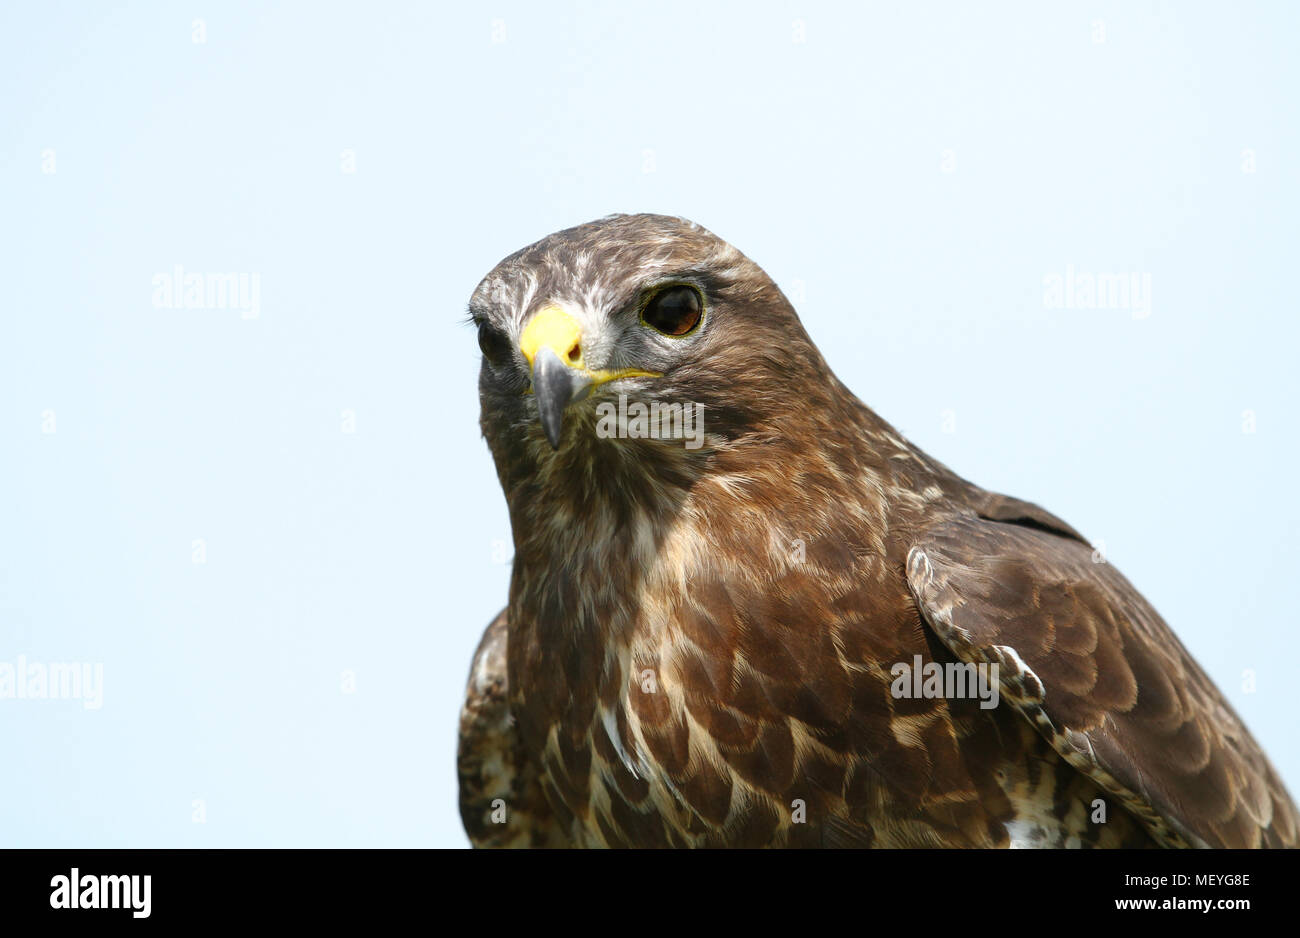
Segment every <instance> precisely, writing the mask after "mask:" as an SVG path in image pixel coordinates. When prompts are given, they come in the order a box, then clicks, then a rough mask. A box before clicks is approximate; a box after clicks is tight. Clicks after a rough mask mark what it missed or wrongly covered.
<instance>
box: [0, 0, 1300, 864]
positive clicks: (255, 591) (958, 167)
mask: <svg viewBox="0 0 1300 938" xmlns="http://www.w3.org/2000/svg"><path fill="white" fill-rule="evenodd" d="M548 6H549V7H551V9H543V8H542V5H540V4H528V3H497V4H493V5H489V6H478V5H473V4H468V3H466V4H461V5H458V6H457V7H456V8H455V9H447V8H445V7H442V6H434V5H432V4H420V5H406V4H386V3H366V4H355V5H352V6H332V5H325V4H319V3H301V4H286V5H278V6H273V7H267V8H265V9H258V8H255V7H253V6H251V5H243V4H227V3H220V4H202V5H187V4H179V5H178V4H166V3H157V4H151V3H133V4H107V3H102V4H101V3H89V2H87V3H71V4H36V5H31V4H28V5H20V4H5V5H4V6H3V7H2V8H0V61H3V62H4V68H3V70H2V71H0V247H2V249H3V250H2V251H0V256H2V257H3V258H4V262H3V274H4V276H3V284H4V289H3V303H2V304H0V309H2V310H3V312H2V313H0V316H2V317H3V318H2V320H0V322H2V329H0V441H3V443H2V445H0V663H3V662H6V661H8V662H12V661H14V660H15V659H16V658H17V656H18V655H25V656H26V657H27V658H28V659H30V660H34V661H40V662H91V663H99V664H102V665H103V669H104V686H103V706H102V708H100V709H98V710H88V709H86V708H85V707H84V706H83V705H82V704H81V703H80V702H78V701H68V700H0V745H2V746H3V750H4V755H3V758H2V759H0V761H3V763H4V771H3V772H0V804H2V805H4V806H5V807H4V808H3V809H0V846H12V845H18V846H123V845H125V846H172V845H176V846H187V845H193V846H201V845H220V846H243V845H249V846H263V845H266V846H271V845H274V846H294V845H307V846H314V845H358V846H360V845H409V846H414V845H463V844H464V843H465V838H464V835H463V834H462V832H461V829H460V823H459V818H458V817H457V813H456V807H455V773H454V764H453V756H454V749H455V724H456V715H457V709H458V706H459V701H460V696H461V691H462V687H463V683H464V678H465V673H466V669H467V667H468V663H469V657H470V654H471V652H472V649H473V647H474V645H475V643H476V641H477V639H478V636H479V633H480V632H481V629H482V627H483V626H484V625H485V624H486V622H487V621H488V620H489V619H490V618H491V617H492V616H493V615H494V614H495V613H496V611H497V610H498V609H499V608H500V607H501V606H502V605H503V603H504V599H505V594H506V583H507V578H508V574H509V567H508V564H506V563H502V562H498V561H499V557H498V558H494V542H508V541H509V525H508V521H507V518H506V513H505V508H504V503H503V499H502V497H501V494H500V491H499V488H498V486H497V483H496V478H495V475H494V471H493V468H492V465H491V460H490V458H489V456H488V453H487V450H486V447H485V446H484V445H483V442H482V440H481V439H480V437H479V432H478V425H477V420H478V403H477V393H476V388H475V375H476V372H477V368H478V351H477V346H476V344H475V340H474V335H473V333H472V331H471V330H469V329H468V328H466V327H465V326H464V325H463V324H462V319H463V311H464V306H465V303H466V301H467V299H468V297H469V294H470V292H471V290H472V289H473V288H474V286H475V284H476V283H477V282H478V280H479V279H480V278H481V277H482V275H483V274H485V273H486V272H487V271H488V270H489V269H490V268H491V267H492V266H493V265H494V264H495V263H496V262H497V261H498V260H499V259H500V258H501V257H503V256H504V255H506V254H508V253H510V252H512V251H514V250H515V249H517V248H519V247H521V246H523V245H524V244H527V243H529V242H531V241H533V240H535V239H537V238H539V237H541V236H543V235H545V234H547V233H548V232H550V231H553V230H556V229H559V228H563V227H567V226H569V225H572V224H575V223H578V222H582V221H585V220H588V219H591V218H594V217H598V216H601V215H605V214H608V213H610V212H614V211H654V212H663V213H671V214H681V215H685V216H687V217H690V218H692V219H694V220H696V221H698V222H700V223H701V224H704V225H706V226H707V227H709V228H711V229H713V230H714V231H715V232H717V233H718V234H720V235H721V236H723V237H725V238H727V239H729V240H731V241H732V242H733V243H735V244H736V245H737V246H738V247H739V248H740V249H741V250H743V251H745V252H746V253H748V254H749V255H750V256H751V257H753V258H754V259H755V260H756V261H757V262H758V263H760V264H761V265H763V266H764V267H765V268H766V270H767V271H768V272H769V273H770V274H771V275H772V276H773V278H775V279H776V280H777V282H778V283H780V284H782V285H783V286H784V287H785V288H786V290H787V292H789V293H790V294H791V295H792V296H793V297H795V299H796V305H797V306H798V308H799V310H800V313H801V315H802V317H803V319H804V322H805V323H806V325H807V327H808V330H809V332H810V333H811V334H812V336H813V338H814V340H815V341H817V343H818V344H819V345H820V347H821V348H822V350H823V351H824V352H825V353H826V356H827V358H828V359H829V361H830V363H831V365H832V367H833V368H835V370H836V372H837V373H838V374H839V376H840V377H841V378H842V379H843V380H844V381H845V382H846V383H847V384H848V385H849V386H850V387H851V388H853V389H854V390H855V391H856V392H857V393H858V394H859V395H860V396H861V397H862V398H863V400H865V401H866V402H867V403H868V404H869V405H871V406H872V407H873V408H875V409H876V410H877V411H878V412H880V413H881V414H882V415H883V416H885V417H886V418H887V419H889V420H891V421H893V422H894V423H895V424H896V425H898V426H899V427H900V428H901V429H902V430H903V431H904V432H906V433H907V434H908V435H909V436H910V437H911V438H912V439H913V440H915V441H916V442H917V443H918V444H919V445H920V446H922V447H923V448H925V449H926V450H928V451H929V452H930V453H932V454H933V455H934V456H936V457H937V458H939V459H941V460H942V461H943V462H945V463H947V464H948V465H950V466H952V467H953V468H954V469H956V470H957V471H958V472H960V473H962V474H963V475H965V476H967V477H968V478H971V479H972V480H974V481H976V482H978V483H980V484H983V485H985V486H988V487H990V488H994V489H998V490H1001V491H1005V492H1009V493H1012V494H1015V495H1018V496H1021V497H1024V498H1029V499H1033V500H1035V501H1038V502H1040V503H1041V504H1043V505H1045V506H1047V507H1048V508H1050V509H1051V510H1053V511H1054V512H1056V513H1058V514H1060V515H1062V516H1063V517H1065V518H1066V519H1067V520H1069V521H1070V522H1071V523H1073V524H1074V525H1075V526H1077V527H1078V528H1080V529H1081V530H1082V531H1084V532H1085V533H1086V534H1087V535H1088V536H1089V537H1091V538H1094V539H1098V540H1101V541H1104V542H1105V546H1106V550H1107V553H1108V555H1109V557H1110V559H1111V560H1112V561H1113V562H1115V563H1117V564H1118V565H1119V566H1120V568H1121V569H1123V570H1124V572H1125V573H1126V574H1127V575H1128V576H1129V578H1130V579H1132V580H1133V581H1134V583H1136V584H1137V586H1138V587H1139V588H1140V589H1141V590H1142V591H1143V592H1144V593H1145V594H1146V595H1147V596H1148V597H1149V598H1150V599H1151V600H1152V601H1153V602H1154V603H1155V605H1156V606H1157V608H1159V609H1160V610H1161V612H1162V613H1163V614H1164V615H1165V617H1166V618H1167V619H1168V620H1169V621H1170V623H1171V624H1172V625H1173V627H1174V628H1175V630H1176V631H1177V632H1178V633H1179V635H1180V636H1181V637H1182V639H1183V640H1184V642H1185V644H1186V645H1188V647H1189V648H1190V649H1191V650H1192V652H1193V653H1194V654H1195V655H1196V656H1197V658H1198V659H1199V660H1200V661H1201V662H1202V664H1203V665H1204V666H1205V668H1206V670H1207V671H1208V672H1209V673H1210V674H1211V676H1212V677H1213V678H1214V679H1215V680H1216V681H1217V682H1218V683H1219V685H1220V686H1221V687H1222V688H1223V690H1224V691H1225V693H1226V694H1227V696H1228V697H1229V698H1230V700H1231V701H1232V703H1233V705H1234V706H1235V707H1236V708H1237V709H1238V710H1239V711H1240V712H1241V714H1242V715H1243V716H1244V718H1245V719H1246V721H1247V723H1248V724H1249V725H1250V727H1251V728H1252V730H1253V731H1254V732H1255V734H1256V735H1257V736H1258V738H1259V739H1260V740H1261V742H1262V743H1263V744H1264V746H1265V748H1266V749H1267V750H1268V751H1269V753H1270V755H1271V756H1272V758H1273V760H1274V762H1275V763H1276V764H1277V765H1278V767H1279V768H1280V769H1281V770H1282V772H1283V774H1284V775H1285V776H1286V777H1287V779H1288V781H1289V784H1290V786H1291V789H1292V791H1293V792H1297V791H1300V746H1298V745H1297V742H1296V736H1297V734H1296V731H1295V720H1294V716H1293V715H1292V713H1291V712H1290V709H1291V705H1292V696H1291V694H1292V691H1293V688H1294V686H1295V685H1296V683H1297V678H1298V677H1300V668H1298V667H1297V663H1296V659H1295V656H1294V654H1293V652H1292V647H1293V643H1294V637H1295V634H1296V632H1297V626H1300V622H1297V615H1296V613H1295V611H1294V605H1295V604H1294V601H1293V596H1292V593H1293V591H1294V582H1295V570H1296V569H1297V568H1300V542H1297V540H1296V537H1295V533H1296V531H1297V529H1298V528H1300V495H1298V494H1297V493H1298V491H1300V490H1298V489H1297V486H1296V484H1295V469H1294V466H1295V463H1296V459H1297V456H1298V455H1300V450H1298V446H1297V439H1298V438H1300V418H1298V416H1297V411H1296V399H1297V395H1296V385H1297V378H1296V369H1295V365H1294V359H1295V354H1296V353H1295V349H1296V347H1297V345H1298V344H1300V326H1298V325H1297V314H1296V313H1297V311H1296V306H1297V304H1296V300H1295V289H1294V288H1295V256H1296V247H1297V235H1298V234H1300V231H1297V222H1296V219H1297V217H1300V185H1298V184H1297V178H1298V174H1297V158H1298V156H1300V135H1298V134H1297V130H1298V129H1300V124H1298V122H1297V118H1296V105H1295V98H1296V92H1297V90H1300V81H1298V79H1300V65H1298V64H1297V61H1296V56H1295V41H1296V36H1297V35H1298V34H1300V33H1298V31H1297V27H1298V26H1300V13H1298V12H1297V11H1298V10H1300V8H1298V7H1297V6H1296V5H1295V4H1288V3H1275V4H1234V5H1232V6H1231V7H1228V6H1224V5H1219V6H1210V5H1201V4H1192V3H1179V4H1173V3H1141V4H1137V3H1105V2H1095V3H1064V4H1059V3H1058V4H1040V3H1023V4H990V5H978V6H981V7H984V8H977V5H975V4H965V3H951V4H925V5H921V4H907V5H903V4H880V5H866V4H852V5H849V4H845V5H843V6H842V7H841V6H839V5H835V4H819V3H789V2H782V3H744V4H727V5H723V4H712V3H706V2H698V0H696V2H690V3H662V2H660V3H653V4H643V5H636V6H633V5H630V4H627V3H619V4H617V5H605V4H594V3H590V4H587V3H583V4H568V5H564V4H551V5H548ZM196 19H202V20H203V21H204V24H205V28H204V30H202V31H201V30H199V29H198V28H197V27H196V26H195V24H194V22H193V21H194V20H196ZM494 20H498V21H499V22H498V23H497V24H496V25H495V26H494V22H493V21H494ZM1099 23H1100V25H1099ZM801 24H802V25H801ZM195 38H202V39H204V41H203V42H195V41H194V39H195ZM494 38H495V39H498V40H503V41H494ZM801 38H802V39H803V41H798V40H799V39H801ZM1099 40H1104V41H1099ZM1247 151H1250V152H1247ZM349 154H350V155H349ZM1252 161H1253V163H1252ZM1251 168H1253V170H1254V171H1253V172H1248V171H1245V170H1247V169H1251ZM348 169H353V170H354V171H353V172H347V171H345V170H348ZM51 170H52V171H51ZM175 265H182V267H183V268H184V269H185V270H187V271H192V272H202V273H241V274H245V275H247V276H248V277H249V278H255V282H256V283H257V285H258V288H259V291H260V293H259V296H258V305H257V310H256V311H257V315H256V316H255V317H253V316H251V315H246V314H245V313H244V312H242V311H241V309H240V308H230V307H231V305H232V304H227V308H219V309H195V308H185V307H184V304H180V303H177V304H174V305H173V307H171V308H166V307H160V306H158V305H155V303H154V299H155V297H154V277H155V275H156V274H163V275H169V274H171V272H172V271H173V269H174V267H175ZM1067 269H1072V270H1074V271H1075V272H1076V274H1077V273H1093V274H1096V273H1122V274H1126V275H1128V274H1137V275H1138V276H1139V278H1141V277H1144V276H1149V277H1150V283H1151V303H1150V309H1149V315H1143V312H1144V311H1143V310H1140V309H1139V310H1134V309H1088V308H1073V309H1070V308H1067V309H1061V308H1052V307H1051V306H1050V304H1049V303H1047V302H1045V295H1044V281H1045V278H1048V277H1050V276H1051V275H1053V274H1061V275H1064V274H1065V272H1066V271H1067ZM250 282H252V281H251V280H250ZM236 306H237V304H236ZM249 312H250V313H251V310H250V311H249ZM345 411H347V412H349V414H350V416H348V415H345V414H344V412H345ZM1247 411H1249V412H1251V413H1252V414H1253V421H1254V424H1253V426H1254V432H1253V433H1250V432H1243V421H1245V422H1246V423H1245V429H1250V420H1251V419H1252V418H1251V417H1250V415H1245V416H1243V415H1244V414H1245V412H1247ZM49 430H53V432H46V431H49ZM347 430H351V431H352V432H345V431H347ZM196 540H201V541H202V542H203V549H204V550H205V552H206V556H205V559H206V562H205V563H195V562H194V559H195V546H194V542H195V541H196ZM506 553H507V554H508V551H506ZM1248 670H1249V671H1253V672H1254V675H1255V678H1254V679H1255V686H1256V689H1255V691H1254V693H1248V692H1247V688H1246V685H1245V684H1244V681H1243V673H1244V672H1246V671H1248ZM344 672H351V673H352V674H353V675H354V676H355V690H354V692H353V693H344V692H343V690H342V684H343V674H344ZM196 801H201V802H202V806H201V808H202V812H203V817H204V823H195V821H194V816H195V812H196V810H199V809H197V808H196V807H195V802H196Z"/></svg>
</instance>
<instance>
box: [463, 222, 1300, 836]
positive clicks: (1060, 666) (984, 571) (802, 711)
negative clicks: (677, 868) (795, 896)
mask: <svg viewBox="0 0 1300 938" xmlns="http://www.w3.org/2000/svg"><path fill="white" fill-rule="evenodd" d="M470 316H471V319H472V321H473V323H474V324H475V325H476V326H477V329H478V341H479V346H480V348H481V350H482V354H483V359H482V368H481V372H480V376H479V396H480V401H481V405H482V416H481V426H482V430H483V434H484V436H485V438H486V440H487V443H488V446H489V448H490V450H491V453H492V457H493V459H494V461H495V464H496V470H497V474H498V476H499V478H500V482H501V486H502V488H503V490H504V492H505V497H506V502H507V504H508V507H509V513H510V523H511V526H512V529H513V539H514V548H515V554H514V564H513V569H512V573H511V580H510V592H509V600H508V605H507V607H506V608H505V609H504V610H503V611H502V612H501V614H500V615H498V616H497V617H496V619H495V620H494V621H493V622H492V624H491V625H489V626H488V629H487V632H486V634H485V635H484V637H483V641H482V643H481V645H480V646H479V650H478V652H477V654H476V656H475V659H474V662H473V665H472V668H471V673H470V680H469V684H468V688H467V692H466V700H465V705H464V709H463V710H462V712H461V719H460V745H459V753H458V769H459V778H460V809H461V816H462V819H463V821H464V824H465V828H466V830H467V832H468V834H469V837H470V839H471V841H472V842H473V843H474V844H475V845H477V846H549V847H564V846H608V847H616V846H640V847H660V846H674V847H718V846H722V847H726V846H737V847H742V846H743V847H753V846H774V847H787V846H788V847H805V846H829V847H836V846H845V847H854V846H876V847H907V846H923V847H928V846H946V847H991V846H996V847H1006V846H1012V847H1017V846H1028V847H1034V846H1038V847H1060V846H1080V847H1112V846H1116V847H1118V846H1125V847H1128V846H1167V847H1175V846H1176V847H1187V846H1193V847H1207V846H1208V847H1261V846H1263V847H1279V846H1287V847H1290V846H1295V845H1296V841H1297V838H1298V837H1300V834H1298V831H1297V811H1296V807H1295V805H1294V803H1293V802H1292V800H1291V798H1290V797H1289V795H1288V794H1287V792H1286V790H1285V788H1284V787H1283V785H1282V782H1281V781H1280V779H1279V777H1278V775H1277V773H1276V772H1275V770H1274V769H1273V767H1272V766H1271V765H1270V764H1269V762H1268V759H1267V757H1266V756H1265V755H1264V753H1263V752H1262V751H1261V749H1260V747H1259V746H1258V744H1257V743H1256V742H1255V740H1254V739H1253V738H1252V737H1251V736H1250V734H1249V732H1248V731H1247V730H1246V728H1245V726H1244V725H1243V724H1242V721H1241V719H1240V718H1239V717H1238V716H1237V715H1236V713H1234V712H1233V710H1232V707H1231V706H1229V704H1228V702H1227V701H1226V700H1225V699H1224V697H1223V695H1222V694H1221V693H1220V692H1219V690H1218V689H1217V688H1216V687H1215V686H1214V684H1213V683H1212V682H1211V681H1210V680H1209V678H1208V677H1206V675H1205V672H1204V671H1203V670H1202V669H1201V668H1200V667H1199V666H1198V665H1197V663H1196V662H1195V661H1194V660H1193V659H1192V657H1191V655H1189V654H1188V652H1187V650H1186V649H1185V648H1184V647H1183V646H1182V644H1181V643H1180V642H1179V641H1178V639H1177V638H1176V637H1175V636H1174V634H1173V633H1172V632H1171V631H1170V629H1169V627H1168V626H1167V625H1166V624H1165V622H1164V620H1163V619H1161V617H1160V616H1159V615H1158V614H1157V613H1156V611H1155V610H1154V609H1153V608H1152V607H1151V605H1150V604H1149V603H1148V602H1147V601H1146V600H1145V599H1144V598H1143V597H1142V596H1141V595H1140V594H1139V593H1138V592H1137V590H1136V589H1134V588H1133V586H1132V585H1131V584H1130V583H1129V582H1128V580H1126V579H1125V578H1124V577H1123V576H1122V575H1121V574H1120V573H1119V571H1118V570H1116V569H1115V567H1114V566H1113V565H1111V564H1109V563H1105V562H1096V561H1097V558H1096V557H1095V556H1094V552H1093V549H1092V547H1091V546H1090V545H1089V544H1088V542H1087V541H1085V540H1084V538H1083V537H1081V536H1080V535H1079V534H1078V532H1076V531H1075V530H1074V529H1073V528H1072V527H1070V526H1069V525H1068V524H1066V523H1065V522H1064V521H1062V520H1060V519H1059V518H1057V517H1055V516H1054V515H1052V514H1049V513H1048V512H1047V511H1044V510H1043V509H1041V508H1039V507H1037V506H1036V505H1033V504H1030V503H1028V502H1024V501H1020V500H1018V499H1015V498H1010V497H1007V496H1003V495H997V494H994V493H991V492H988V491H985V490H984V489H981V488H979V487H977V486H976V485H973V484H972V483H970V482H967V481H966V480H964V479H962V478H961V477H959V476H957V475H956V474H954V473H953V472H952V471H950V470H949V469H947V468H946V467H945V466H943V465H941V464H940V463H939V462H937V461H936V460H934V459H932V458H931V457H929V456H927V455H926V454H925V453H923V452H921V451H920V450H919V449H917V448H916V447H915V446H913V445H912V444H911V443H909V442H908V441H907V440H905V439H904V438H903V437H902V436H901V435H900V434H899V433H898V432H897V431H896V430H894V429H893V428H892V427H891V426H890V425H889V424H888V423H886V422H885V421H884V420H882V419H881V418H880V417H878V416H877V415H876V414H875V413H873V412H872V411H871V410H869V409H868V408H867V407H866V406H865V405H864V404H862V403H861V402H860V401H859V400H858V399H857V398H856V397H855V396H854V395H853V394H852V393H851V392H850V391H849V390H848V389H847V388H846V387H845V386H844V385H843V384H841V383H840V382H839V381H838V380H837V379H836V377H835V376H834V375H833V374H832V373H831V371H830V369H829V368H828V367H827V365H826V362H825V361H824V360H823V358H822V356H821V354H820V353H819V352H818V350H817V348H816V346H814V345H813V343H812V341H811V339H810V338H809V337H808V334H807V333H806V332H805V330H804V328H803V326H802V325H801V323H800V321H799V318H798V317H797V316H796V314H795V311H794V309H793V308H792V307H791V304H790V302H789V301H788V300H787V299H786V297H785V296H784V295H783V294H782V292H781V291H780V290H779V289H778V288H777V286H776V285H775V284H774V283H773V282H772V280H770V279H769V278H768V277H767V275H766V274H764V272H763V271H762V270H761V269H759V267H758V266H757V265H756V264H754V263H753V262H752V261H751V260H749V259H748V258H747V257H745V256H744V255H743V254H741V253H740V252H739V251H738V250H736V249H735V248H733V247H732V246H731V245H730V244H728V243H726V242H725V241H723V240H721V239H720V238H718V237H716V236H715V235H713V234H711V233H710V232H708V231H706V230H705V229H703V228H701V227H700V226H698V225H696V224H694V223H692V222H689V221H686V220H684V219H680V218H673V217H667V216H660V215H616V216H610V217H608V218H604V219H600V220H598V221H595V222H591V223H589V224H585V225H580V226H578V227H576V228H570V229H568V230H565V231H561V232H558V233H556V234H553V235H550V236H548V237H546V238H543V239H542V240H541V241H538V242H537V243H536V244H533V245H531V246H529V247H526V248H524V249H523V250H521V251H518V252H517V253H515V254H512V255H510V256H509V257H507V258H506V259H505V260H503V261H502V262H501V263H500V264H499V265H498V266H497V267H496V268H495V269H494V270H493V271H492V272H491V273H490V274H488V276H487V277H486V278H485V279H484V280H483V281H482V283H481V284H480V285H479V286H478V288H477V290H476V291H475V292H474V294H473V297H472V299H471V301H470ZM647 411H649V412H650V415H651V417H653V416H655V415H656V413H657V415H658V416H659V417H660V418H663V419H662V420H661V424H666V427H664V426H659V427H655V426H653V425H652V424H653V423H654V421H653V419H650V420H647V418H646V412H647ZM685 415H690V416H691V417H693V423H694V424H695V425H694V427H693V428H688V427H687V424H688V423H691V422H692V421H688V420H687V419H686V417H685ZM687 429H693V430H694V431H695V432H694V433H693V434H692V433H688V432H686V430H687ZM656 430H659V431H662V432H655V431H656ZM994 666H996V667H994ZM913 668H915V669H916V670H915V671H912V670H911V669H913ZM981 669H982V670H981ZM909 674H910V676H909ZM936 674H937V675H938V678H937V679H935V680H931V678H933V677H935V675H936ZM922 675H924V680H922V679H921V678H922ZM963 675H966V676H968V677H969V680H967V681H963V680H962V677H963ZM954 676H955V678H956V680H954V679H953V678H954ZM977 677H978V680H977ZM982 682H987V683H982ZM976 687H978V688H979V692H978V693H976V692H973V688H976ZM986 692H990V693H986ZM991 704H992V705H991Z"/></svg>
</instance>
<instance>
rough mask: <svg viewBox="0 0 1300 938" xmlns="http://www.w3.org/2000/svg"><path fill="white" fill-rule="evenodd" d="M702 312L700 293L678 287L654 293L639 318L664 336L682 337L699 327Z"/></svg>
mask: <svg viewBox="0 0 1300 938" xmlns="http://www.w3.org/2000/svg"><path fill="white" fill-rule="evenodd" d="M703 312H704V303H703V301H702V300H701V299H700V292H699V291H698V290H696V289H695V288H694V287H686V286H678V287H669V288H668V289H666V290H660V291H659V292H658V293H656V294H655V295H654V296H653V297H652V298H651V300H650V302H649V303H647V304H646V308H645V311H644V312H642V313H641V318H642V319H643V320H645V322H646V324H647V325H649V326H651V327H653V328H655V329H658V330H659V331H660V332H662V333H663V334H664V335H674V336H682V335H686V334H687V333H688V332H690V331H691V330H692V329H694V328H695V327H696V326H697V325H699V322H700V316H701V315H702V314H703Z"/></svg>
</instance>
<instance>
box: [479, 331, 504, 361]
mask: <svg viewBox="0 0 1300 938" xmlns="http://www.w3.org/2000/svg"><path fill="white" fill-rule="evenodd" d="M478 347H479V348H480V349H481V350H482V351H483V356H484V357H485V358H486V359H487V360H488V361H490V362H491V363H492V364H494V365H502V364H504V363H505V362H507V361H509V359H510V340H509V339H508V338H506V335H505V333H504V332H502V331H501V330H500V329H497V328H495V327H493V326H490V325H488V324H487V323H486V322H480V323H479V324H478Z"/></svg>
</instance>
